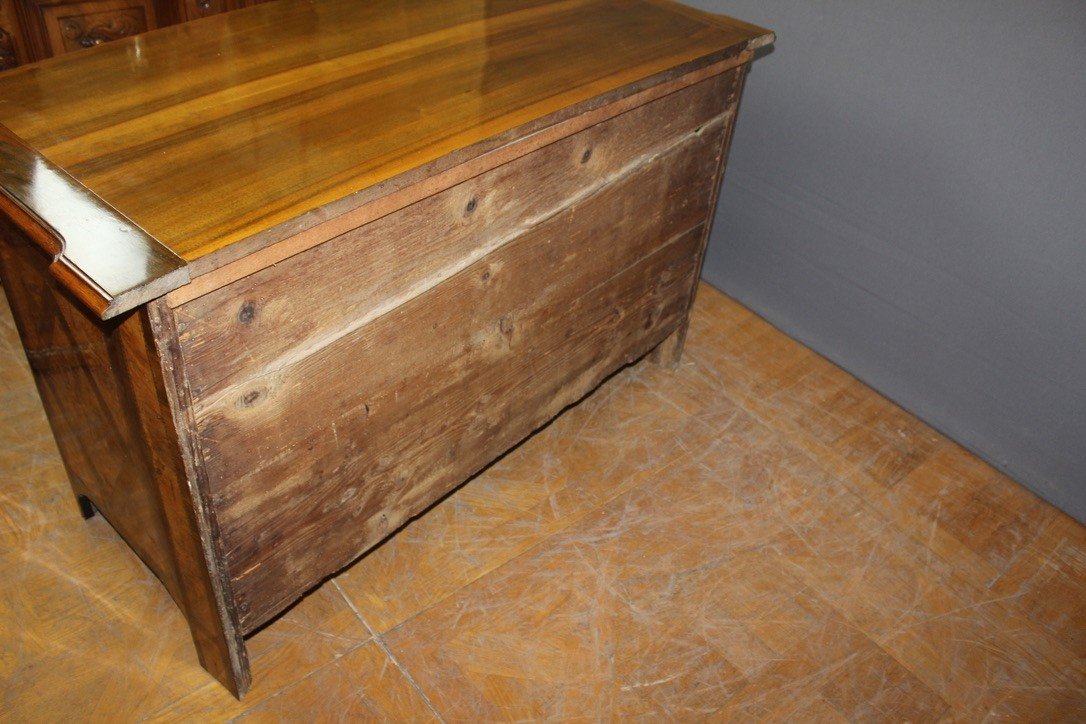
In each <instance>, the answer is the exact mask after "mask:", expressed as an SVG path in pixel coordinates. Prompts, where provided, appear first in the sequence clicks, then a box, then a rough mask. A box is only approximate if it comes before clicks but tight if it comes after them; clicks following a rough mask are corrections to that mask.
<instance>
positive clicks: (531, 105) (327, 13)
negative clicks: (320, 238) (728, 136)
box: [0, 0, 772, 271]
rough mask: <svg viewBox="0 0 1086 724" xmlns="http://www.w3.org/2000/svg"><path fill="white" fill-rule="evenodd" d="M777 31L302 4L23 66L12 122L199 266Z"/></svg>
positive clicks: (624, 8)
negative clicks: (403, 179) (404, 179)
mask: <svg viewBox="0 0 1086 724" xmlns="http://www.w3.org/2000/svg"><path fill="white" fill-rule="evenodd" d="M771 37H772V36H771V35H770V34H768V32H767V31H765V30H763V29H760V28H755V27H753V26H750V25H747V24H745V23H741V22H739V21H732V20H729V19H724V18H721V17H718V16H712V15H709V14H707V13H699V12H697V11H693V10H689V9H684V8H680V7H679V6H677V5H673V4H670V3H663V2H648V1H645V0H560V1H553V0H530V1H529V2H523V1H522V0H517V1H515V2H514V1H513V0H496V1H493V2H485V3H484V2H479V1H478V0H454V1H453V2H442V3H438V2H430V3H409V2H403V1H402V0H379V1H375V2H365V3H359V2H354V1H353V0H316V1H315V2H313V1H308V0H283V1H282V2H276V3H270V4H267V5H262V6H259V7H255V8H251V9H246V10H241V11H237V12H234V13H229V14H226V15H222V16H217V17H213V18H207V19H205V20H202V21H200V22H198V23H195V24H193V25H183V26H175V27H170V28H165V29H161V30H158V31H155V32H152V33H149V34H145V35H141V36H138V37H135V38H131V39H124V40H120V41H116V42H113V43H110V44H107V45H104V46H102V47H100V48H94V49H91V50H89V51H87V52H86V53H80V54H78V57H72V58H56V59H52V60H49V61H46V62H43V63H40V64H36V65H34V66H30V67H26V68H19V69H16V70H15V71H13V72H12V73H8V74H5V75H4V76H3V77H0V99H2V100H3V101H4V102H3V103H0V122H2V123H4V124H5V125H7V126H8V128H10V129H11V130H12V131H13V132H14V133H15V134H17V135H18V136H19V137H20V138H22V139H23V140H24V141H26V142H28V143H29V144H30V145H31V146H32V147H34V148H35V149H37V150H38V151H40V152H41V153H42V154H43V155H44V156H45V157H46V158H47V159H49V160H50V161H52V162H53V163H55V164H57V165H58V166H59V167H60V168H62V169H64V170H65V171H66V172H68V173H70V174H71V175H72V176H73V177H74V178H76V179H77V180H78V181H80V182H81V183H83V184H85V185H86V186H87V187H88V188H89V189H90V190H92V191H93V192H94V193H96V194H97V195H98V196H100V197H101V198H103V199H104V200H105V201H106V202H108V203H109V204H111V205H112V206H114V207H115V208H117V209H119V210H120V211H121V212H122V213H123V214H125V215H127V216H128V217H129V218H131V219H132V220H133V221H134V222H135V223H136V224H138V225H139V226H140V227H141V228H143V229H145V230H146V231H147V232H148V233H150V234H151V235H152V236H153V237H154V238H155V239H157V240H159V241H160V242H162V243H163V244H164V245H165V246H166V247H168V248H169V249H171V250H173V251H174V252H176V253H177V254H178V255H180V256H181V257H183V258H184V259H186V260H187V261H190V262H193V261H196V260H200V259H203V258H204V257H209V255H212V254H214V253H215V252H217V251H220V250H223V249H224V248H226V247H228V246H230V245H231V244H234V243H235V242H238V241H240V240H243V239H250V238H251V239H258V240H259V244H250V245H249V246H246V247H239V248H238V249H235V250H234V252H232V254H233V255H234V258H236V257H237V255H244V254H246V253H249V252H251V251H252V250H253V248H255V247H258V246H260V245H263V244H267V243H271V242H272V241H276V240H278V239H281V238H285V237H286V236H289V235H291V234H294V233H297V232H298V231H299V230H300V229H302V228H304V227H305V225H307V224H313V223H317V222H318V221H320V220H323V219H324V218H327V216H328V214H334V213H342V212H343V211H345V210H347V208H349V207H350V206H352V205H357V203H358V202H357V200H352V199H351V198H350V197H351V196H352V195H353V194H356V193H358V192H362V191H364V190H366V189H376V190H377V191H375V192H374V193H378V192H379V193H384V192H387V191H388V190H390V189H389V188H388V187H385V186H381V184H382V183H384V182H388V181H389V180H390V179H393V178H396V177H398V176H401V175H403V174H405V173H406V172H409V171H412V170H415V169H421V171H420V174H421V176H426V175H430V174H432V173H433V172H434V171H435V170H440V169H439V167H440V166H442V164H444V166H445V167H448V166H450V165H455V163H460V162H463V161H464V160H466V159H467V158H469V157H471V156H472V155H478V154H479V153H482V152H484V151H486V150H488V148H492V147H494V146H495V145H500V144H501V143H502V142H503V138H502V134H505V133H509V132H510V131H512V130H513V129H520V130H518V131H516V132H515V133H514V136H521V135H524V129H525V128H527V127H529V126H530V125H531V124H532V123H539V122H540V121H541V119H547V118H550V119H551V120H550V121H546V122H547V123H549V122H553V120H554V118H556V117H558V116H560V115H561V114H562V113H563V112H565V111H566V109H571V108H574V107H576V106H578V104H585V103H590V102H591V101H593V99H601V98H604V97H605V96H607V94H609V93H614V92H620V94H629V93H632V92H635V91H637V90H639V89H641V88H643V87H646V85H652V84H655V83H658V82H660V81H661V80H662V79H664V77H666V76H671V77H674V76H678V75H682V74H683V73H685V72H689V71H690V70H693V69H695V68H697V67H701V66H704V65H708V64H711V63H713V62H715V61H719V60H721V59H722V58H725V57H728V56H734V55H736V54H737V53H739V52H741V51H743V50H744V49H747V48H749V47H752V46H754V45H757V44H761V43H764V42H766V41H767V40H768V39H769V38H771ZM61 89H63V91H64V92H63V93H62V92H60V90H61ZM583 110H584V108H581V109H578V110H577V111H576V112H583ZM576 112H574V113H576ZM556 114H557V115H556ZM487 143H490V144H491V145H490V146H487ZM457 152H459V153H460V155H456V153H457ZM441 159H445V160H444V161H442V162H441V163H438V164H437V166H433V164H435V163H437V162H439V161H440V160H441ZM414 180H417V179H414ZM345 199H346V201H345ZM337 202H341V203H342V204H343V206H342V207H331V208H330V207H329V206H328V205H329V204H335V203H337ZM318 209H322V210H321V211H320V212H319V213H318V212H317V211H316V210H318ZM230 260H231V253H224V254H217V255H215V256H214V258H209V259H207V260H205V261H204V262H202V266H200V267H199V270H200V271H206V270H207V268H209V267H214V266H215V265H216V264H219V263H223V262H225V261H230Z"/></svg>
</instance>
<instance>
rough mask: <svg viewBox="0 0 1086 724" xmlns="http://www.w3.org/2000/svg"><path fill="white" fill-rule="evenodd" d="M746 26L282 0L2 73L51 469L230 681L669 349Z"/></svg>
mask: <svg viewBox="0 0 1086 724" xmlns="http://www.w3.org/2000/svg"><path fill="white" fill-rule="evenodd" d="M771 39H772V35H771V34H769V33H768V32H767V31H765V30H762V29H760V28H756V27H753V26H750V25H747V24H745V23H741V22H739V21H734V20H731V19H727V18H723V17H719V16H713V15H709V14H706V13H701V12H699V11H694V10H691V9H688V8H685V7H683V6H679V5H673V4H670V3H667V2H662V1H657V0H565V1H561V2H556V1H552V0H534V1H529V2H514V1H512V0H508V1H498V2H494V1H491V2H485V3H484V2H476V1H474V0H456V1H455V2H439V1H438V0H433V1H432V2H414V3H406V2H395V1H393V0H383V1H373V2H366V3H358V2H355V1H354V0H315V1H307V0H284V1H282V2H276V3H271V4H268V5H263V6H261V7H259V8H253V9H250V10H245V11H241V12H238V13H233V14H231V15H229V16H224V17H221V18H215V19H212V20H208V21H205V22H202V23H198V24H195V25H192V26H179V27H177V28H170V29H168V30H164V31H160V32H158V33H155V34H152V35H149V36H141V37H138V38H134V39H130V40H122V41H119V42H117V43H113V44H110V45H106V46H103V47H101V48H97V49H95V50H92V51H88V52H87V53H85V54H80V55H79V56H78V57H77V56H72V57H65V58H62V59H61V58H58V59H54V60H52V61H49V62H47V63H44V64H41V65H40V66H29V67H27V68H20V69H17V70H15V71H12V72H11V73H8V74H6V75H5V76H3V77H0V100H2V101H3V103H0V122H2V123H3V124H4V127H3V128H2V129H0V134H2V137H0V187H2V190H3V194H2V195H0V210H2V212H3V215H2V217H0V230H2V237H3V240H2V243H0V271H2V278H3V284H4V288H5V291H6V293H7V294H8V297H9V301H10V303H11V307H12V310H13V313H14V315H15V318H16V321H17V324H18V327H19V330H20V334H21V336H22V339H23V343H24V346H25V349H26V352H27V356H28V358H29V360H30V363H31V367H32V369H33V371H34V374H35V379H36V381H37V384H38V387H39V390H40V392H41V396H42V400H43V402H44V404H45V407H46V411H47V413H48V415H49V419H50V422H51V424H52V426H53V430H54V432H55V434H56V438H57V443H58V446H59V448H60V450H61V453H62V456H63V458H64V461H65V464H66V467H67V469H68V472H69V475H70V477H71V481H72V487H73V489H74V490H75V492H76V494H77V496H78V497H79V499H80V501H81V502H82V504H83V508H84V512H85V513H86V514H88V515H89V514H92V513H93V512H94V511H95V510H98V511H100V512H101V513H102V514H103V515H104V516H105V517H106V518H107V519H108V520H109V521H110V522H111V523H112V524H113V525H114V527H115V528H116V529H117V530H118V532H119V533H120V534H121V535H122V536H123V537H124V538H125V540H126V541H128V543H129V544H130V545H131V546H132V548H133V549H134V550H135V551H136V552H137V553H138V554H139V555H140V556H141V557H142V558H143V560H144V561H145V562H146V563H147V565H148V566H149V567H150V568H152V569H153V570H154V571H155V573H156V574H157V575H158V576H159V578H161V580H162V581H163V583H164V584H165V585H166V587H167V588H168V589H169V590H170V592H171V594H172V595H173V597H174V599H175V600H176V601H177V603H178V605H179V607H180V608H181V610H182V611H183V612H184V614H185V616H186V617H187V619H188V621H189V623H190V625H191V627H192V631H193V637H194V640H195V642H196V646H197V650H198V652H199V654H200V659H201V662H202V663H203V664H204V666H205V667H206V668H207V669H208V670H209V671H210V672H211V673H212V674H213V675H215V676H216V677H217V678H218V679H219V680H220V681H222V682H223V683H224V684H225V685H226V686H228V687H229V688H230V689H231V690H232V691H233V692H234V693H235V694H237V695H239V696H240V695H241V694H242V693H243V692H244V691H245V689H246V688H247V686H248V683H249V670H248V663H247V659H246V654H245V646H244V637H245V636H246V635H247V634H249V633H251V632H252V631H254V630H255V629H256V628H257V627H259V626H260V625H262V624H263V623H265V622H266V621H268V620H269V619H271V618H272V617H274V616H275V615H277V614H278V613H280V612H281V611H282V610H283V609H284V608H286V607H287V606H289V605H290V604H291V603H292V602H293V601H295V600H297V599H298V598H299V597H300V596H301V595H303V594H304V593H305V592H306V591H307V590H309V589H311V588H312V587H314V586H315V585H317V584H319V583H320V582H321V581H322V580H323V579H324V578H326V577H327V576H329V575H331V574H333V573H335V572H336V571H337V570H339V569H340V568H342V567H344V566H346V565H348V564H349V563H350V562H351V561H353V560H354V559H355V558H357V557H358V556H359V555H361V554H362V553H364V552H365V551H366V550H368V549H369V548H371V547H373V546H374V545H375V544H377V543H378V542H380V541H381V540H382V539H384V538H385V537H387V536H389V535H391V534H392V533H393V532H394V531H395V530H396V529H397V527H399V526H400V525H401V524H402V523H404V522H405V521H406V520H407V519H408V518H410V517H411V516H413V515H417V514H419V513H420V512H422V511H423V510H425V509H426V507H427V506H429V505H430V504H431V503H433V502H434V501H435V500H436V499H437V498H439V497H440V496H442V495H444V494H445V493H447V492H448V491H449V490H451V489H452V488H453V487H455V486H456V485H458V484H460V483H462V482H463V481H464V480H466V479H467V478H468V477H470V476H471V475H473V474H474V473H476V472H477V471H479V470H480V469H481V468H482V467H484V466H486V465H487V464H489V463H490V462H491V461H492V460H494V459H495V458H496V457H497V456H499V455H501V454H502V453H503V452H505V451H506V450H508V449H509V448H510V447H512V446H513V445H515V444H516V443H517V442H519V441H520V440H522V439H523V438H524V437H525V436H527V435H529V434H530V433H531V432H532V431H533V430H535V429H536V428H538V427H539V426H540V425H543V424H545V423H546V422H547V421H548V420H550V419H551V418H552V417H554V416H555V415H556V414H558V413H559V412H560V411H561V410H562V409H563V408H564V407H566V406H568V405H570V404H573V403H575V402H576V401H577V400H578V399H580V398H581V397H583V396H584V395H585V394H587V393H589V392H590V391H591V390H592V389H594V388H595V387H596V386H597V385H598V384H599V383H600V382H601V381H602V380H603V379H604V378H605V377H607V376H608V375H610V374H611V373H613V372H614V371H615V370H617V369H618V368H620V367H621V366H623V365H625V364H627V363H630V362H633V361H635V360H637V359H639V358H640V357H642V356H643V355H645V354H648V353H652V354H653V355H654V356H655V358H656V359H657V360H658V361H660V362H663V363H666V364H672V363H674V362H675V361H676V360H677V359H678V356H679V354H680V352H681V348H682V339H683V335H684V332H685V325H686V318H687V313H688V310H689V307H690V303H691V300H692V295H693V292H694V287H695V284H696V281H697V277H698V273H699V270H700V266H701V259H702V254H703V251H704V246H705V239H706V236H707V233H708V228H709V224H710V221H711V218H712V213H713V208H714V205H715V197H716V192H717V189H718V188H719V181H720V174H721V170H722V167H723V162H724V158H725V155H726V152H727V145H728V139H729V138H730V134H731V130H732V127H733V122H734V119H735V113H736V109H737V105H738V101H739V95H740V92H741V89H742V86H743V79H744V75H745V72H746V69H747V66H748V64H749V62H750V61H751V58H752V55H753V50H754V49H755V48H757V47H758V46H760V45H763V44H765V43H767V42H769V41H770V40H771ZM137 47H138V57H136V55H135V49H136V48H137ZM55 88H65V89H71V92H70V93H66V94H64V95H60V94H58V93H55V92H54V91H53V89H55ZM72 94H74V96H75V97H73V95H72Z"/></svg>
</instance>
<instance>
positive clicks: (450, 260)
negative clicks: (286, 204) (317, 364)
mask: <svg viewBox="0 0 1086 724" xmlns="http://www.w3.org/2000/svg"><path fill="white" fill-rule="evenodd" d="M739 73H740V71H739V70H734V71H731V72H729V73H727V74H722V75H719V76H716V77H715V78H711V79H709V80H706V81H703V82H702V83H699V84H698V85H696V86H693V87H691V88H688V89H685V90H682V91H679V92H677V93H674V94H672V95H670V96H666V97H664V98H662V99H660V100H657V101H655V102H653V103H650V104H648V105H645V106H642V107H640V108H636V109H634V110H631V111H629V112H627V113H625V114H623V115H620V116H618V117H617V118H614V119H612V120H610V121H607V122H605V123H601V124H599V125H597V126H594V127H592V128H589V129H587V130H585V131H583V132H581V133H578V134H575V135H573V136H570V137H567V138H564V139H562V140H560V141H558V142H556V143H553V144H551V145H549V146H546V147H544V148H542V149H540V150H539V151H537V152H535V153H533V154H531V155H529V156H525V157H522V158H519V159H517V160H515V161H513V162H511V163H508V164H505V165H503V166H500V167H498V168H497V169H494V170H493V171H490V172H487V173H484V174H481V175H479V176H476V177H475V178H472V179H470V180H468V181H465V182H463V183H461V184H458V185H456V186H454V187H452V188H450V189H448V190H447V191H444V192H442V193H439V194H435V195H433V196H430V197H428V198H425V199H423V200H421V201H419V202H417V203H415V204H413V205H411V206H410V207H408V208H405V209H403V210H401V211H399V212H396V213H392V214H389V215H387V216H384V217H383V218H380V219H378V220H376V221H374V222H373V223H369V224H366V225H364V226H361V227H359V228H356V229H352V230H351V231H348V232H347V233H345V234H343V235H341V236H339V237H337V238H335V239H333V240H332V241H330V242H328V243H326V244H323V245H321V246H318V247H316V248H313V249H312V250H310V251H308V252H306V253H304V254H300V255H297V256H294V257H292V258H289V259H286V260H285V261H282V262H280V263H279V264H277V265H275V266H273V267H269V268H267V269H264V270H261V271H259V272H257V273H255V274H252V275H250V276H248V277H246V278H245V279H243V280H241V281H239V282H237V283H236V284H232V285H230V286H228V287H224V288H222V289H219V290H217V291H215V292H212V293H210V294H207V295H204V296H202V297H200V298H197V299H195V300H193V301H191V302H189V303H187V304H185V305H183V306H181V307H179V308H178V309H177V310H176V314H177V319H178V325H179V327H180V335H179V337H180V342H181V347H182V350H183V352H184V357H185V363H186V374H187V378H188V383H189V385H190V386H191V388H192V394H193V395H194V397H196V398H197V401H198V403H200V404H201V406H203V405H206V404H207V402H208V401H211V400H214V399H215V398H217V397H219V396H220V395H230V394H236V393H237V389H236V388H237V386H238V385H243V384H244V383H245V382H246V381H247V380H250V379H252V378H254V377H256V376H257V375H263V374H266V371H267V369H268V368H269V367H286V366H289V365H290V364H292V363H295V362H298V361H300V360H301V359H303V358H304V357H307V356H309V355H311V354H313V353H314V352H316V351H317V350H319V349H320V348H321V347H323V346H325V345H327V344H329V343H331V342H333V341H335V340H336V339H338V338H339V337H342V336H343V335H345V334H347V333H349V332H350V330H351V329H356V328H359V327H361V326H363V325H364V324H366V323H367V322H369V321H371V320H373V319H374V318H376V317H377V316H379V315H381V314H383V313H385V312H387V311H389V310H390V309H392V308H393V307H395V306H396V305H398V304H401V303H403V302H404V301H406V300H408V299H410V298H412V297H413V296H417V295H418V294H419V293H420V292H421V291H423V290H425V289H427V288H429V287H431V286H433V285H434V283H435V282H436V281H440V280H442V279H445V278H448V277H449V276H451V275H452V274H453V273H454V272H456V271H458V270H460V269H463V268H465V267H467V266H468V265H470V264H471V263H472V262H474V261H477V260H478V259H480V258H481V257H482V256H484V255H485V254H487V253H489V252H491V251H493V250H494V249H496V248H498V247H499V246H501V245H502V244H504V243H507V242H508V241H509V240H510V239H512V238H514V237H515V236H517V235H518V234H520V233H522V232H523V231H524V230H526V229H528V228H530V227H531V226H533V225H534V224H536V223H539V222H540V221H541V220H544V219H546V218H548V217H549V216H552V215H553V214H555V213H556V212H557V210H559V209H561V208H563V207H564V206H568V205H571V204H572V203H574V202H575V201H576V200H577V199H578V198H586V197H588V196H589V195H591V194H592V193H594V192H595V191H597V190H599V189H600V188H602V187H603V186H604V185H606V184H607V183H609V182H613V181H614V180H615V179H616V178H619V177H621V176H622V175H623V174H628V173H629V172H630V170H631V169H632V168H635V167H637V166H638V165H644V164H645V163H647V161H648V160H649V159H650V158H652V157H655V156H659V155H661V154H667V153H669V152H673V151H674V150H675V148H673V147H674V146H675V145H676V144H679V143H681V142H683V141H684V140H689V139H687V136H689V135H690V134H695V132H696V131H697V129H699V128H702V129H703V131H704V130H705V127H706V126H707V125H708V124H713V125H714V128H718V127H719V126H721V125H722V124H723V123H725V122H726V120H727V118H726V117H725V114H726V113H729V112H730V111H728V110H726V108H727V107H729V106H726V104H727V103H728V102H729V101H731V102H734V99H735V96H736V94H737V93H738V88H739ZM705 152H706V153H710V154H711V153H712V151H711V150H709V151H705ZM690 182H691V183H693V184H695V185H700V186H704V187H706V188H697V189H694V191H693V197H691V198H684V197H682V196H681V195H679V194H678V193H673V194H672V195H671V196H669V197H667V198H666V200H665V199H655V200H654V199H645V200H644V202H645V204H646V205H650V204H656V205H661V204H665V203H666V204H676V205H679V204H690V203H696V200H697V199H704V198H705V194H707V193H708V188H707V187H708V186H709V185H710V184H711V178H710V177H708V176H707V177H706V178H704V179H700V180H698V179H690ZM704 212H705V210H704V209H703V208H702V209H701V211H700V213H702V214H704ZM352 267H353V268H356V269H358V270H359V273H357V274H344V273H343V270H344V269H345V268H352ZM295 279H305V280H306V282H305V283H304V284H296V283H294V280H295Z"/></svg>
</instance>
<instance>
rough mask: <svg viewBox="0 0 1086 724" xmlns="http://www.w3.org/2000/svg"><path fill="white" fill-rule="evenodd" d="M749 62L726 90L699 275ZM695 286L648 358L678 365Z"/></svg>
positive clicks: (699, 274)
mask: <svg viewBox="0 0 1086 724" xmlns="http://www.w3.org/2000/svg"><path fill="white" fill-rule="evenodd" d="M749 67H750V66H747V65H744V66H742V67H741V68H737V69H736V70H735V75H734V82H733V83H732V84H731V87H730V89H729V90H728V96H727V101H726V102H727V106H728V108H730V109H731V116H730V118H729V119H728V123H727V127H726V129H725V131H724V138H723V139H722V144H723V148H722V149H721V151H720V155H719V156H718V157H717V158H718V160H717V168H716V173H715V174H713V179H712V182H711V183H712V201H711V202H710V203H709V206H710V208H712V209H713V211H712V212H710V219H709V221H708V222H706V224H705V229H704V231H703V235H702V239H701V247H700V248H699V249H698V260H697V267H698V276H699V277H700V276H701V268H702V266H704V264H705V250H706V248H707V247H708V245H709V232H710V230H711V229H712V223H711V222H712V215H713V214H715V213H716V206H717V198H718V197H719V195H720V186H721V182H722V181H723V176H724V167H725V166H726V165H727V163H728V151H729V150H730V149H731V144H732V134H734V133H735V117H736V115H737V114H738V112H739V99H740V97H741V96H742V95H743V84H744V82H745V81H746V78H747V70H748V69H749ZM696 292H697V290H696V289H694V290H692V291H691V293H690V301H689V303H688V307H687V309H688V312H687V314H686V317H685V319H683V322H682V324H680V325H679V328H678V329H677V330H675V332H674V333H672V335H671V336H670V337H668V338H667V339H666V340H664V341H663V342H662V343H661V344H660V346H659V347H657V348H656V349H654V350H653V351H652V355H651V359H652V361H653V362H654V363H656V364H658V365H660V366H662V367H667V368H671V369H674V368H676V367H678V366H679V361H680V360H681V359H682V354H683V347H684V346H685V345H686V329H687V327H688V326H689V324H690V314H689V309H691V308H693V306H694V294H695V293H696Z"/></svg>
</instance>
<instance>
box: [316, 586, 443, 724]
mask: <svg viewBox="0 0 1086 724" xmlns="http://www.w3.org/2000/svg"><path fill="white" fill-rule="evenodd" d="M331 583H332V585H333V586H335V587H336V590H337V591H339V595H340V596H342V597H343V600H344V601H345V602H346V603H347V606H349V607H350V609H351V611H353V612H354V615H355V616H356V617H357V618H358V620H359V621H361V622H362V625H363V626H365V627H366V630H367V631H369V632H370V636H372V637H373V641H374V642H375V643H376V644H377V646H378V648H380V649H381V651H383V652H384V654H385V656H387V657H388V660H389V661H391V662H392V663H393V665H394V666H395V667H396V668H397V669H399V670H400V673H401V674H403V675H404V677H405V678H406V679H407V680H408V681H409V682H410V683H411V686H412V687H414V689H415V691H416V692H418V695H419V696H421V697H422V700H423V701H425V702H426V706H428V707H430V711H432V712H433V713H434V716H436V717H437V718H438V720H439V721H441V722H444V721H445V717H443V716H442V715H441V712H440V711H438V710H437V707H436V706H434V702H433V701H431V700H430V697H429V695H427V693H426V692H425V691H423V689H422V687H421V686H420V685H419V682H418V681H416V680H415V677H414V676H412V675H411V672H410V671H408V670H407V667H406V666H404V665H403V663H401V662H400V660H399V659H397V658H396V656H395V655H393V653H392V651H391V650H390V649H389V648H388V646H387V645H386V644H385V640H384V639H383V638H381V635H380V634H379V633H377V631H376V629H374V628H373V627H372V626H370V624H369V622H368V621H367V620H366V619H365V617H364V616H362V613H361V612H360V611H359V610H358V608H357V607H356V606H355V605H354V601H352V600H351V597H350V596H348V595H347V593H346V592H345V591H344V590H343V588H342V587H341V586H340V585H339V581H337V580H336V579H334V578H333V579H332V580H331Z"/></svg>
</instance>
